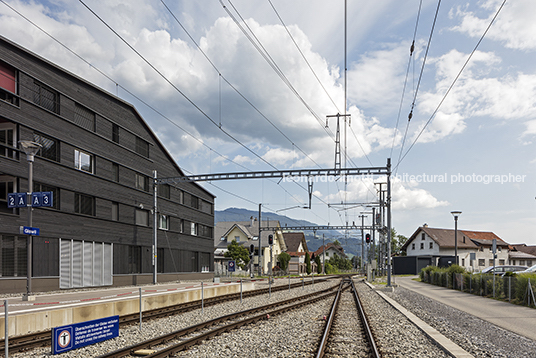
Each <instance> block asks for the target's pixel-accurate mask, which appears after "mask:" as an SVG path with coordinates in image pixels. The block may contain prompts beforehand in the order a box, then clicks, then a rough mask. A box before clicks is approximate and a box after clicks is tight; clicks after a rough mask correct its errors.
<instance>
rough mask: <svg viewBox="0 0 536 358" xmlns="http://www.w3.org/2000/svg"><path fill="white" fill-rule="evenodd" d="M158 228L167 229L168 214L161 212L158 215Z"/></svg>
mask: <svg viewBox="0 0 536 358" xmlns="http://www.w3.org/2000/svg"><path fill="white" fill-rule="evenodd" d="M158 228H159V229H162V230H169V216H167V215H163V214H159V215H158Z"/></svg>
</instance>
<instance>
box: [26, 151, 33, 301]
mask: <svg viewBox="0 0 536 358" xmlns="http://www.w3.org/2000/svg"><path fill="white" fill-rule="evenodd" d="M32 191H33V156H32V157H31V159H30V156H28V194H27V198H26V205H27V206H28V226H29V227H32V224H33V223H32V214H33V213H32ZM32 241H33V236H32V235H28V239H27V242H28V255H27V257H28V272H27V275H26V276H27V280H26V296H27V297H30V295H31V294H32V251H33V250H32V246H33V245H32V244H33V243H32Z"/></svg>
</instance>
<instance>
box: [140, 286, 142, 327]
mask: <svg viewBox="0 0 536 358" xmlns="http://www.w3.org/2000/svg"><path fill="white" fill-rule="evenodd" d="M141 316H142V308H141V287H140V331H141Z"/></svg>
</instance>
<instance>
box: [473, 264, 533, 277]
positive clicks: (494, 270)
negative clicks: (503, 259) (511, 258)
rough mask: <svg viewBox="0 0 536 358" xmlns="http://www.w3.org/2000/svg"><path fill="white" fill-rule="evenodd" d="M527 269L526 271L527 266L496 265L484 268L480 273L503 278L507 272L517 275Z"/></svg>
mask: <svg viewBox="0 0 536 358" xmlns="http://www.w3.org/2000/svg"><path fill="white" fill-rule="evenodd" d="M527 269H528V267H527V266H514V265H498V266H495V267H493V266H490V267H486V268H485V269H483V270H482V273H486V274H494V275H500V276H504V274H505V273H507V272H515V273H519V272H520V271H524V270H527Z"/></svg>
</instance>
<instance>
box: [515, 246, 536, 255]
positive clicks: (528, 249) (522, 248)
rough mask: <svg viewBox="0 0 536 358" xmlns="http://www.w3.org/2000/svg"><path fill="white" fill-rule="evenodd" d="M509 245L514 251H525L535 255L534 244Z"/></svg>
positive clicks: (535, 248)
mask: <svg viewBox="0 0 536 358" xmlns="http://www.w3.org/2000/svg"><path fill="white" fill-rule="evenodd" d="M510 246H511V247H513V248H514V249H515V250H516V251H521V252H526V253H527V254H531V255H534V256H536V246H528V245H527V244H514V245H510Z"/></svg>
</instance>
